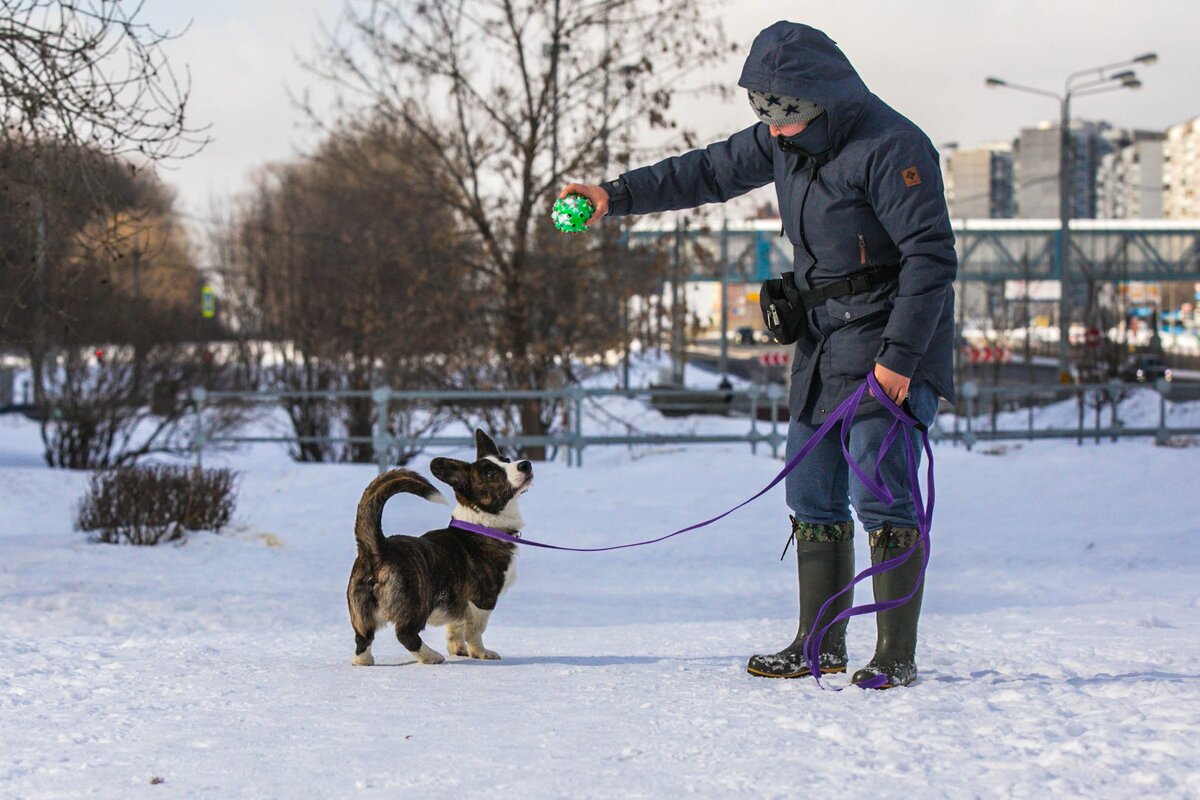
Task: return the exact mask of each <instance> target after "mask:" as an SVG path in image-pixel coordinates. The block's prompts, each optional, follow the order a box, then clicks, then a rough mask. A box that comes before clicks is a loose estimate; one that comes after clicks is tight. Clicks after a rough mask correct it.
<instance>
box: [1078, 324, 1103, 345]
mask: <svg viewBox="0 0 1200 800" xmlns="http://www.w3.org/2000/svg"><path fill="white" fill-rule="evenodd" d="M1102 341H1104V334H1103V333H1102V332H1101V330H1100V329H1099V328H1095V327H1092V328H1088V329H1087V333H1085V334H1084V336H1083V343H1084V344H1086V345H1087V346H1088V347H1099V346H1100V343H1101V342H1102Z"/></svg>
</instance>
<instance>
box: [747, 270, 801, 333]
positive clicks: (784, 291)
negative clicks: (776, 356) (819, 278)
mask: <svg viewBox="0 0 1200 800" xmlns="http://www.w3.org/2000/svg"><path fill="white" fill-rule="evenodd" d="M758 304H759V306H760V307H761V308H762V315H763V323H764V324H765V325H766V326H767V330H769V331H770V332H771V335H772V336H774V337H775V341H777V342H779V343H780V344H792V343H793V342H795V341H796V340H797V339H799V338H800V336H801V335H802V334H803V333H804V332H805V329H806V328H807V326H808V321H807V320H806V319H805V311H804V303H803V302H801V300H800V290H799V289H797V288H796V282H795V281H794V280H792V273H790V272H785V273H783V274H782V275H780V276H779V277H778V278H771V279H769V280H765V281H763V285H762V289H760V290H759V292H758Z"/></svg>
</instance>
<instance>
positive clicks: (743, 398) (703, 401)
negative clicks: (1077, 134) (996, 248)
mask: <svg viewBox="0 0 1200 800" xmlns="http://www.w3.org/2000/svg"><path fill="white" fill-rule="evenodd" d="M1134 388H1136V387H1133V386H1131V385H1130V384H1124V383H1120V382H1117V381H1114V382H1112V383H1109V384H1100V385H1090V386H1089V385H1080V386H1077V385H1061V384H1022V385H1008V386H1004V385H998V386H991V385H980V384H976V383H973V382H968V383H965V384H963V385H962V386H961V387H960V390H959V398H958V405H957V407H952V408H946V409H943V413H939V415H938V419H937V422H936V423H935V424H934V426H932V427H931V429H930V438H931V439H933V440H934V441H950V442H955V443H959V442H961V443H962V444H964V445H966V446H967V447H968V448H970V447H972V446H974V445H975V444H976V443H978V442H984V441H998V440H1020V439H1028V440H1033V439H1076V440H1077V441H1078V442H1079V443H1080V444H1082V443H1083V442H1084V441H1086V440H1095V441H1097V442H1099V441H1100V440H1101V439H1105V438H1107V439H1110V440H1112V441H1116V440H1117V439H1119V438H1124V437H1130V436H1141V437H1153V438H1154V439H1155V440H1156V441H1157V442H1159V443H1169V442H1171V441H1172V440H1174V439H1176V438H1177V437H1184V436H1200V427H1180V426H1176V427H1171V426H1169V425H1168V417H1169V414H1168V411H1169V407H1170V406H1171V404H1172V403H1173V402H1177V401H1176V400H1172V399H1170V396H1171V395H1172V394H1176V395H1177V394H1179V392H1178V387H1172V386H1171V385H1170V384H1168V383H1166V382H1161V381H1160V382H1159V384H1157V385H1156V386H1155V387H1154V388H1155V390H1156V391H1157V392H1158V419H1157V424H1156V425H1154V426H1132V425H1126V424H1125V423H1124V422H1123V421H1122V420H1121V418H1120V401H1121V400H1122V399H1124V398H1126V397H1127V396H1129V394H1130V392H1131V391H1132V390H1133V389H1134ZM1197 389H1198V390H1200V385H1198V386H1197ZM1185 395H1186V393H1185ZM613 397H623V398H628V399H633V400H641V401H644V402H646V403H647V404H648V405H649V406H651V407H653V408H655V409H656V410H658V411H659V412H661V413H662V414H663V415H664V416H683V415H690V414H719V415H722V416H727V417H734V418H742V419H745V420H746V428H745V430H742V431H736V432H729V433H711V432H710V433H704V432H697V431H691V432H685V433H647V432H640V431H636V430H633V429H631V428H628V427H627V429H626V430H625V431H623V432H621V433H616V434H613V433H587V432H585V431H584V424H583V422H584V418H585V412H584V408H585V404H586V403H588V402H590V401H596V400H602V399H604V398H613ZM302 398H307V399H313V398H325V399H328V400H330V401H334V400H343V399H350V398H360V399H362V398H370V400H371V402H372V405H373V411H372V419H373V420H374V424H373V430H372V435H371V436H369V437H368V436H328V437H300V436H261V435H209V434H207V433H206V431H205V430H204V423H203V420H204V411H205V408H206V407H207V406H208V405H209V404H211V403H214V402H227V401H234V402H241V403H257V404H262V403H275V402H279V401H281V400H287V399H302ZM1064 398H1068V399H1072V398H1073V399H1074V400H1075V402H1076V405H1077V407H1078V415H1077V418H1076V423H1077V424H1074V425H1071V426H1063V425H1058V426H1052V425H1040V424H1039V422H1038V420H1037V416H1038V414H1037V410H1038V409H1039V408H1042V407H1045V406H1048V405H1050V404H1051V403H1054V402H1056V401H1061V400H1062V399H1064ZM1183 399H1200V391H1198V392H1197V396H1196V397H1194V398H1193V397H1186V396H1185V397H1184V398H1183ZM524 400H540V401H543V402H556V403H558V404H560V406H561V407H562V408H563V409H564V421H563V424H562V425H561V426H560V427H559V428H558V429H556V430H554V431H552V432H550V433H548V434H546V435H544V436H524V435H517V436H507V437H505V436H497V437H495V438H496V440H497V443H498V444H500V445H501V446H511V447H517V448H528V447H546V448H548V449H550V450H552V451H554V452H555V453H562V454H563V455H564V457H565V459H566V463H567V465H568V466H582V465H583V453H584V451H585V450H586V449H587V448H589V447H596V446H603V445H624V446H633V445H668V444H728V443H746V444H749V445H750V448H751V451H752V452H756V451H757V449H758V447H759V445H764V446H766V447H769V448H770V449H771V454H772V456H776V457H777V456H779V451H780V448H781V447H782V446H783V445H784V444H785V442H786V441H787V426H786V423H787V420H788V414H787V396H786V389H785V388H784V387H783V386H779V385H777V384H770V385H767V386H757V385H756V386H750V387H748V388H743V389H717V390H688V389H661V388H645V389H630V390H628V391H626V390H621V389H586V388H583V387H580V386H567V387H565V388H562V389H558V390H544V391H397V390H394V389H386V388H381V389H375V390H373V391H369V392H366V391H358V392H355V391H332V392H209V391H206V390H204V389H201V388H197V389H193V391H192V402H193V404H194V410H195V427H194V431H193V437H192V449H193V453H194V455H195V458H196V462H197V463H198V464H199V463H200V462H201V460H202V457H203V453H204V450H205V448H206V447H209V446H212V445H218V444H242V443H259V442H277V443H300V442H305V441H310V442H328V443H333V442H343V443H352V444H370V445H371V446H372V450H373V453H374V456H375V458H374V460H375V462H376V463H377V464H378V465H379V468H380V470H383V469H386V468H387V466H388V465H389V464H391V463H394V461H393V459H394V458H395V455H396V454H397V453H399V452H401V450H414V449H421V448H426V447H470V446H473V445H474V440H473V439H472V438H471V437H470V436H463V435H457V436H442V435H431V436H420V437H415V436H402V435H397V434H395V433H393V432H392V431H390V430H389V429H388V425H387V423H388V419H389V409H390V408H391V407H392V404H393V403H405V404H420V403H426V404H430V405H433V404H455V405H457V406H459V407H462V408H467V407H470V406H472V405H475V406H478V405H483V404H493V405H494V404H496V403H497V402H500V403H513V404H515V403H518V402H521V401H524ZM1018 416H1019V417H1021V421H1022V424H1012V423H1013V422H1014V420H1015V418H1016V417H1018ZM1001 423H1005V424H1001Z"/></svg>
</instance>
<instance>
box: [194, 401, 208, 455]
mask: <svg viewBox="0 0 1200 800" xmlns="http://www.w3.org/2000/svg"><path fill="white" fill-rule="evenodd" d="M206 397H208V391H207V390H206V389H205V388H204V387H203V386H193V387H192V403H194V404H195V406H196V427H195V428H194V429H193V430H192V450H193V451H194V452H195V454H196V469H200V461H201V455H202V454H203V452H204V400H205V398H206Z"/></svg>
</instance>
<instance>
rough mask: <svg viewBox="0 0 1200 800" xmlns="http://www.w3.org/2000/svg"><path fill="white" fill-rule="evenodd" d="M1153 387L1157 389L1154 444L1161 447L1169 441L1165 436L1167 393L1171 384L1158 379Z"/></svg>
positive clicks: (1163, 379)
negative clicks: (1156, 423) (1156, 422)
mask: <svg viewBox="0 0 1200 800" xmlns="http://www.w3.org/2000/svg"><path fill="white" fill-rule="evenodd" d="M1154 387H1155V388H1156V389H1158V433H1156V434H1154V443H1155V444H1160V445H1163V444H1166V443H1167V441H1168V440H1169V439H1170V437H1169V436H1168V435H1167V392H1168V391H1169V390H1170V388H1171V384H1169V383H1167V381H1166V379H1165V378H1159V379H1158V380H1156V381H1155V382H1154Z"/></svg>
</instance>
